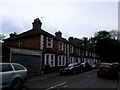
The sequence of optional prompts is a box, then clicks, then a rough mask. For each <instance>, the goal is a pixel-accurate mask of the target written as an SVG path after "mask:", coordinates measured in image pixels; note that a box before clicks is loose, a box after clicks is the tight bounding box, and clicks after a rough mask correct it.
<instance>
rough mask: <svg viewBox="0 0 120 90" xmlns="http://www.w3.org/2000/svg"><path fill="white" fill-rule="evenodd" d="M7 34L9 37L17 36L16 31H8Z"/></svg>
mask: <svg viewBox="0 0 120 90" xmlns="http://www.w3.org/2000/svg"><path fill="white" fill-rule="evenodd" d="M9 36H10V37H13V36H17V33H16V32H14V33H10V34H9Z"/></svg>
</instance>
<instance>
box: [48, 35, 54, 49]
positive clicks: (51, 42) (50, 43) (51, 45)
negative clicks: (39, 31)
mask: <svg viewBox="0 0 120 90" xmlns="http://www.w3.org/2000/svg"><path fill="white" fill-rule="evenodd" d="M47 48H53V39H52V38H49V37H47Z"/></svg>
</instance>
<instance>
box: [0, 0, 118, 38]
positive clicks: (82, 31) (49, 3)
mask: <svg viewBox="0 0 120 90" xmlns="http://www.w3.org/2000/svg"><path fill="white" fill-rule="evenodd" d="M0 2H1V5H0V6H1V8H2V9H1V10H0V11H1V13H0V18H1V20H0V21H1V22H2V31H1V32H0V33H4V34H5V35H6V36H8V34H9V33H12V32H17V33H21V32H24V31H27V30H29V29H31V28H32V22H33V20H34V19H35V18H40V19H41V21H42V23H43V24H42V29H44V30H45V31H48V32H50V33H51V34H54V33H55V32H56V31H58V30H60V31H61V32H62V33H63V37H64V38H68V37H70V36H73V37H78V38H81V37H84V36H86V37H91V36H93V35H94V33H95V32H97V31H100V30H117V29H118V0H106V1H105V0H103V1H102V0H89V2H88V0H43V1H42V0H19V1H18V0H10V1H7V0H2V1H0Z"/></svg>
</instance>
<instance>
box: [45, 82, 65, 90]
mask: <svg viewBox="0 0 120 90" xmlns="http://www.w3.org/2000/svg"><path fill="white" fill-rule="evenodd" d="M64 84H66V82H63V83H60V84H58V85H55V86H52V87H50V88H48V89H46V90H50V89H53V88H56V87H58V86H61V85H64Z"/></svg>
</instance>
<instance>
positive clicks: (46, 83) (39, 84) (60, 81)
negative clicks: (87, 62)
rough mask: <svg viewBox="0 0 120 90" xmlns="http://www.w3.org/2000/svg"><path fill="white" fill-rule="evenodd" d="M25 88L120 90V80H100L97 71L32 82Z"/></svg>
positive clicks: (47, 89)
mask: <svg viewBox="0 0 120 90" xmlns="http://www.w3.org/2000/svg"><path fill="white" fill-rule="evenodd" d="M25 87H26V88H28V90H30V89H33V90H35V89H41V88H42V89H44V90H52V89H55V88H57V90H59V89H58V88H62V89H64V88H65V89H66V88H68V89H70V88H72V89H80V88H81V89H82V88H86V89H87V88H88V89H90V88H96V89H97V88H99V89H101V90H103V89H112V90H120V82H119V80H110V79H105V78H99V77H97V75H96V70H93V71H89V72H84V73H81V74H76V75H58V76H55V77H51V78H47V79H44V80H39V79H36V80H32V81H29V82H28V83H26V84H25Z"/></svg>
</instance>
